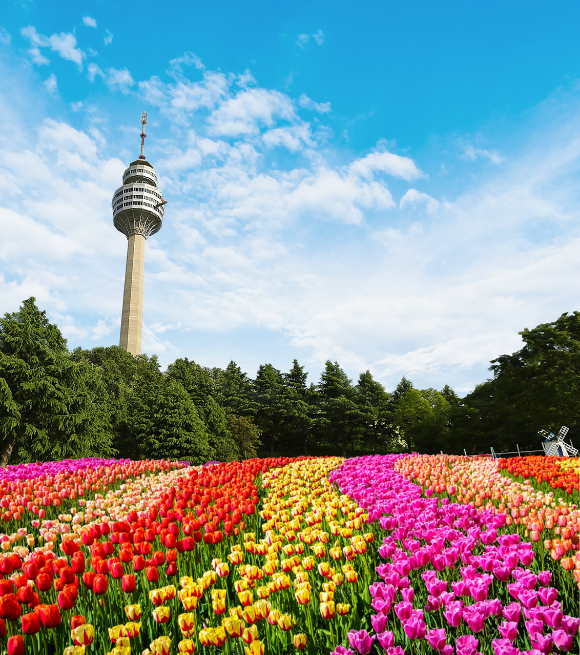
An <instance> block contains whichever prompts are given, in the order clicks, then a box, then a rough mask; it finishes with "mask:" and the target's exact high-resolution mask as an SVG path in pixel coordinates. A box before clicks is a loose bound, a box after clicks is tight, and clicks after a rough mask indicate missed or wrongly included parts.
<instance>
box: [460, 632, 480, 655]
mask: <svg viewBox="0 0 580 655" xmlns="http://www.w3.org/2000/svg"><path fill="white" fill-rule="evenodd" d="M478 645H479V640H478V639H476V638H475V637H474V636H473V635H463V636H462V637H458V638H457V641H456V642H455V649H456V650H457V655H474V654H475V651H476V650H477V647H478Z"/></svg>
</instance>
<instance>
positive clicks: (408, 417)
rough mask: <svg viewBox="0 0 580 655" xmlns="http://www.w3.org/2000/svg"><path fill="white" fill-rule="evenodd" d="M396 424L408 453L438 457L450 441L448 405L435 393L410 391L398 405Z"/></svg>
mask: <svg viewBox="0 0 580 655" xmlns="http://www.w3.org/2000/svg"><path fill="white" fill-rule="evenodd" d="M395 421H396V423H397V425H398V426H400V429H401V430H402V433H403V435H404V439H405V441H406V443H407V447H408V449H409V450H413V451H416V452H420V453H438V452H440V451H441V450H446V446H447V442H448V439H449V403H448V401H447V399H446V398H445V396H444V395H443V394H442V393H440V392H439V391H436V390H435V389H424V390H423V391H420V390H419V389H409V390H408V391H406V392H405V393H404V394H403V395H402V396H400V398H399V400H398V402H397V408H396V410H395Z"/></svg>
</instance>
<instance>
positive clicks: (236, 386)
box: [212, 361, 258, 417]
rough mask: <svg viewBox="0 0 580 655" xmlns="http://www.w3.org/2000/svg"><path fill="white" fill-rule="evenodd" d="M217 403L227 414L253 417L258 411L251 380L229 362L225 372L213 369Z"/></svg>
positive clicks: (232, 362)
mask: <svg viewBox="0 0 580 655" xmlns="http://www.w3.org/2000/svg"><path fill="white" fill-rule="evenodd" d="M212 376H213V378H214V380H215V384H216V396H215V399H216V401H217V403H218V404H219V405H220V406H221V407H223V408H224V409H225V410H226V413H227V414H235V415H236V416H249V417H254V416H255V415H256V411H257V410H258V405H257V403H256V401H255V394H254V390H253V385H252V380H251V379H250V378H249V377H248V376H247V374H246V373H243V372H242V369H241V368H240V367H239V366H238V365H237V364H236V363H235V362H234V361H231V362H230V363H229V364H228V365H227V368H226V369H225V370H223V371H222V370H220V369H213V371H212Z"/></svg>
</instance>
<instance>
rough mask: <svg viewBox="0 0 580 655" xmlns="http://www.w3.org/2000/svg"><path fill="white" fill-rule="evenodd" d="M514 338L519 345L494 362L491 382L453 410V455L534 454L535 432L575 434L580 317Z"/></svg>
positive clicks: (579, 419)
mask: <svg viewBox="0 0 580 655" xmlns="http://www.w3.org/2000/svg"><path fill="white" fill-rule="evenodd" d="M519 334H520V336H521V337H522V340H523V342H524V346H523V347H522V348H521V349H520V350H518V351H517V352H515V353H512V354H511V355H502V356H501V357H498V358H497V359H494V360H493V361H492V362H491V367H490V370H491V371H492V372H493V378H492V379H491V380H487V381H486V382H484V383H483V384H481V385H478V386H477V387H476V388H475V389H474V391H473V392H472V393H470V394H468V395H467V396H466V397H465V398H464V399H463V400H462V402H461V404H460V406H459V407H458V408H457V409H454V410H453V417H452V423H453V435H452V436H453V443H454V449H455V451H456V452H463V448H464V447H465V448H466V450H467V452H468V453H471V452H489V449H490V447H493V448H494V449H495V451H496V452H513V451H515V450H516V448H517V447H518V446H519V448H520V450H538V449H540V448H541V442H542V438H541V437H540V436H539V435H538V432H539V431H540V430H543V429H545V430H548V431H551V432H557V431H558V430H559V429H560V427H561V426H562V425H567V426H568V427H569V428H570V433H571V434H577V433H578V430H580V312H573V313H571V314H569V313H565V314H562V315H561V316H560V317H559V318H558V319H557V320H555V321H553V322H551V323H542V324H541V325H538V326H537V327H535V328H532V329H527V328H526V329H524V330H523V331H522V332H520V333H519Z"/></svg>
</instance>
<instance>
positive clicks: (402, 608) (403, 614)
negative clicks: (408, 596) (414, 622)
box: [395, 601, 413, 621]
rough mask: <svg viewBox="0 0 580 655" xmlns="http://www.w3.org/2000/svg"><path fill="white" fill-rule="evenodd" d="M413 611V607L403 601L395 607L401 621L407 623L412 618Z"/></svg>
mask: <svg viewBox="0 0 580 655" xmlns="http://www.w3.org/2000/svg"><path fill="white" fill-rule="evenodd" d="M412 610H413V606H412V605H411V603H407V602H406V601H401V602H400V603H397V604H396V605H395V614H396V615H397V616H398V617H399V619H400V620H401V621H406V620H407V619H408V618H409V617H410V616H411V612H412Z"/></svg>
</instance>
